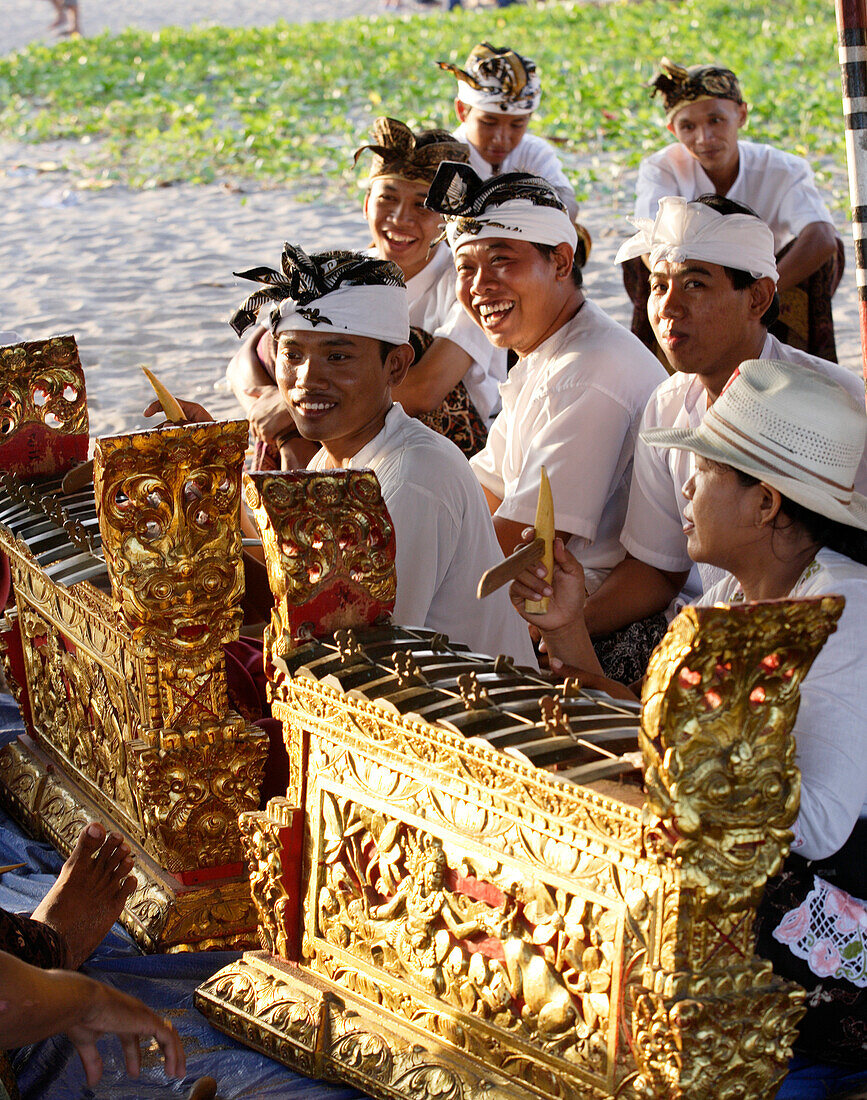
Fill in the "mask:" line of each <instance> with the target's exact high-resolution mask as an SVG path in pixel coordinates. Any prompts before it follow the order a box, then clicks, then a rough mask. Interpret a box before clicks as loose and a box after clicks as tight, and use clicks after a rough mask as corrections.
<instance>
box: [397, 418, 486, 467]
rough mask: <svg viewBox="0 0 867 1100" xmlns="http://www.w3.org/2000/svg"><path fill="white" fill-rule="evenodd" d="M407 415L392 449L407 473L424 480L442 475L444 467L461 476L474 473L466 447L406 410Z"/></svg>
mask: <svg viewBox="0 0 867 1100" xmlns="http://www.w3.org/2000/svg"><path fill="white" fill-rule="evenodd" d="M401 412H403V410H402V409H401ZM403 417H404V418H403V419H402V421H401V424H400V427H399V430H398V431H397V432H395V434H394V435H393V437H392V439H391V445H390V447H389V450H390V452H391V453H392V454H393V455H395V456H397V457H399V458H400V459H401V461H402V465H403V468H404V472H405V473H406V474H408V475H410V474H411V476H412V477H413V479H414V480H417V479H419V478H421V479H422V480H424V481H429V480H432V479H433V478H436V477H440V476H441V472H442V470H443V469H449V470H454V471H455V475H456V476H458V477H463V476H464V474H469V476H470V477H473V476H474V475H473V473H472V470H470V466H469V463H468V462H467V460H466V458H465V457H464V455H463V453H462V451H461V450H460V448H458V447H457V446H456V445H455V444H454V443H452V441H451V440H450V439H447V438H446V437H445V436H444V435H441V434H440V433H439V432H436V431H434V430H433V428H429V427H428V426H427V425H426V424H422V422H421V421H420V420H417V419H416V418H415V417H414V416H407V414H406V413H403Z"/></svg>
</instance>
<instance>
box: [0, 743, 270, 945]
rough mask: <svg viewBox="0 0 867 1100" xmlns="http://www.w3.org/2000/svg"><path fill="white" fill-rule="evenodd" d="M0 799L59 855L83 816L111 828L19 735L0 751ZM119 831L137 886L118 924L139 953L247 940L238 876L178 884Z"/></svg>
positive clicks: (249, 919)
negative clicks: (130, 857)
mask: <svg viewBox="0 0 867 1100" xmlns="http://www.w3.org/2000/svg"><path fill="white" fill-rule="evenodd" d="M0 801H2V802H3V803H4V804H5V805H6V806H7V807H8V808H9V809H10V810H11V812H12V813H13V814H14V815H15V817H17V818H18V819H19V820H21V821H23V822H24V823H25V824H26V825H27V827H28V829H29V830H30V831H31V832H33V833H34V835H36V836H41V837H44V838H45V839H46V840H48V841H50V843H51V844H53V845H54V847H55V848H56V849H57V850H58V851H59V852H61V854H63V855H67V854H68V853H69V852H70V851H72V848H73V846H74V845H75V842H76V840H77V838H78V835H79V833H80V832H81V830H82V828H84V826H85V825H87V824H88V823H89V822H91V821H94V820H96V821H101V822H102V823H103V824H104V825H105V826H106V827H108V828H114V829H117V828H118V823H117V821H116V820H114V821H113V820H112V818H111V817H110V816H109V814H108V813H105V812H102V811H101V810H99V811H98V810H97V808H96V807H95V806H94V805H93V803H92V802H91V801H90V800H89V799H88V798H87V797H86V796H84V794H83V793H82V792H81V791H80V790H79V788H78V787H77V786H76V785H75V783H74V782H73V781H71V780H70V779H69V778H68V777H66V776H64V775H63V774H62V773H61V772H60V771H59V770H58V769H55V768H51V767H50V766H49V764H48V761H47V760H46V759H45V758H43V757H42V756H41V755H40V754H39V753H38V751H36V750H35V749H33V748H32V747H30V746H29V744H28V742H27V741H25V740H21V739H19V740H18V741H16V742H13V743H12V744H10V745H7V746H6V747H5V748H3V749H2V750H0ZM121 831H122V832H125V834H126V840H127V842H128V843H129V844H130V846H131V848H132V850H133V854H134V856H137V857H138V858H137V859H136V868H135V873H136V878H137V879H138V888H137V889H136V891H135V893H134V894H133V895H132V897H131V898H130V899H129V900H128V901H127V904H126V906H125V908H124V911H123V913H122V914H121V921H122V922H123V924H125V925H126V927H127V928H128V929H129V931H130V932H131V934H132V935H133V936H134V937H135V939H136V940H137V941H138V942H139V943H140V944H141V946H142V947H143V948H144V949H145V950H148V951H188V950H189V951H203V950H211V949H217V950H238V949H241V948H244V947H249V946H251V945H253V944H254V943H255V941H256V938H257V937H256V931H255V928H256V910H255V908H254V906H253V902H252V900H251V898H250V890H249V884H248V882H247V879H246V877H245V876H244V877H235V878H223V879H215V880H211V881H207V880H206V881H204V882H199V883H197V884H195V885H192V886H186V887H182V886H180V885H179V884H178V882H177V881H176V880H174V879H172V878H170V877H169V876H167V875H162V874H160V873H159V871H158V869H157V868H156V867H155V866H154V864H153V863H151V861H150V860H149V859H148V858H147V856H146V855H145V853H144V850H143V849H142V847H141V845H140V844H139V843H138V842H137V840H136V838H135V837H134V836H131V835H130V834H129V832H128V831H127V830H125V829H123V828H121ZM240 874H241V875H242V876H243V872H240Z"/></svg>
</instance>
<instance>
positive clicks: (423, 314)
mask: <svg viewBox="0 0 867 1100" xmlns="http://www.w3.org/2000/svg"><path fill="white" fill-rule="evenodd" d="M372 139H373V140H372V142H371V144H369V145H363V146H362V147H361V148H360V149H359V150H358V151H357V152H356V154H355V158H356V161H357V160H358V158H359V157H360V156H361V154H362V153H364V152H371V153H372V154H373V157H372V160H371V164H370V172H369V175H368V178H367V181H366V189H365V197H364V216H365V218H366V219H367V224H368V227H369V229H370V233H371V237H372V242H373V243H372V246H371V249H370V254H371V255H373V256H377V257H379V259H381V260H391V261H392V262H393V263H396V264H397V265H398V267H399V268H400V269H401V271H402V272H403V277H404V280H405V281H406V289H407V299H408V303H409V319H410V324H411V325H412V326H413V328H414V329H416V330H420V331H418V332H417V333H416V334H415V336H416V339H417V340H419V341H422V342H423V341H425V340H426V339H429V340H430V343H429V345H428V346H426V347H424V346H423V343H422V344H418V345H417V350H418V352H419V354H418V356H417V359H416V361H415V362H413V364H412V366H411V367H410V369H409V371H408V372H407V375H406V378H405V379H404V380H403V382H401V384H400V385H399V386H397V387H395V391H394V394H393V396H394V399H395V401H399V402H400V403H401V404H402V405H403V407H404V408H405V409H406V411H407V412H408V413H410V415H412V416H422V417H424V418H426V419H427V418H429V422H430V424H431V426H432V427H437V428H438V429H440V428H441V429H442V431H443V433H444V434H446V435H448V437H449V438H450V439H451V440H452V441H453V442H455V443H457V444H458V446H459V447H460V448H461V450H463V451H464V453H465V454H466V455H468V456H469V455H470V454H475V453H476V451H478V450H480V449H481V447H482V446H484V442H485V437H486V436H487V431H488V427H489V425H490V423H491V421H492V420H493V417H494V415H496V413H497V412H498V411H499V407H500V397H499V393H498V389H497V387H498V385H499V383H500V382H502V381H504V380H505V378H506V352H505V351H502V350H500V349H498V348H495V347H494V346H493V345H492V344H490V343H489V342H488V340H487V339H486V338H485V335H484V333H482V332H481V331H480V330H479V329H478V328H477V327H476V326H475V325H474V324H473V323H472V321H471V320H470V319H469V318H468V317H467V316H466V315H465V314H464V312H463V310H462V309H461V307H460V305H459V304H458V301H457V298H456V296H455V269H454V264H453V263H452V258H451V254H450V252H449V248H448V245H446V244H443V243H440V244H436V243H435V242H436V240H437V238H438V236H439V234H440V230H441V222H440V217H439V215H438V214H435V213H434V212H433V211H431V210H428V209H427V208H426V207H425V205H424V200H425V198H426V197H427V192H428V187H429V186H430V183H431V180H432V179H433V177H434V174H435V173H436V170H437V166H438V165H439V164H440V163H441V162H442V161H443V160H451V161H461V160H463V161H466V159H467V157H468V155H469V154H468V151H467V147H466V146H465V145H464V144H462V143H461V142H459V141H457V140H456V139H455V138H454V137H452V135H451V134H449V133H448V132H447V131H445V130H421V131H419V132H417V133H413V132H412V131H411V130H410V129H409V127H407V126H405V125H404V123H402V122H400V121H398V120H397V119H393V118H378V119H377V120H376V121H375V122H374V124H373V133H372ZM275 369H276V345H275V342H274V338H273V337H272V335H271V333H270V332H268V330H267V329H266V328H265V327H264V326H261V325H257V326H255V327H253V328H252V330H251V331H250V332H249V333H248V334H247V335H246V336H245V339H244V342H243V344H242V346H241V348H240V349H239V350H238V352H237V354H236V355H235V356H234V357H233V359H232V361H231V362H230V364H229V366H228V368H227V372H226V373H227V378H228V380H229V382H230V384H231V386H232V389H233V390H234V392H235V395H236V396H237V398H238V400H239V401H240V403H241V405H242V406H243V408H244V411H245V412H246V414H247V416H248V417H249V419H250V423H251V426H252V429H253V432H254V433H255V434H256V435H257V436H258V437H259V440H260V441H261V443H262V444H270V446H269V447H268V448H267V449H266V448H265V446H259V447H257V453H256V466H257V467H258V468H260V469H269V468H274V467H275V466H276V465H277V455H276V451H277V449H278V448H277V446H276V444H275V441H276V440H280V441H282V442H284V443H285V441H286V440H287V439H293V440H294V442H293V445H292V452H293V455H294V460H295V463H296V465H304V464H306V462H307V461H308V460H309V458H310V457H312V454H314V453H315V445H314V444H308V443H306V441H304V440H299V439H298V436H297V432H296V429H295V424H294V421H293V420H292V417H291V415H290V413H289V410H288V409H287V408H286V406H285V404H284V403H283V400H282V398H281V397H280V393H279V390H278V388H277V383H276V377H275ZM431 414H432V416H431ZM305 448H306V449H305Z"/></svg>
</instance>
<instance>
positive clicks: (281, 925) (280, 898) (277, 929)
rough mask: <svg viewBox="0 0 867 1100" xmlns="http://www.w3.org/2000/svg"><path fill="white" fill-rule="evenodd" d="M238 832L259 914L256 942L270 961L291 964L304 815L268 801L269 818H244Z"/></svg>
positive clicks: (280, 802) (294, 952) (276, 800)
mask: <svg viewBox="0 0 867 1100" xmlns="http://www.w3.org/2000/svg"><path fill="white" fill-rule="evenodd" d="M240 826H241V838H242V840H243V842H244V856H245V858H246V861H247V865H248V867H249V869H250V887H251V893H252V895H253V901H254V903H255V905H256V909H257V911H258V914H259V939H260V940H261V942H262V946H263V947H264V948H265V950H266V951H269V952H270V953H271V954H272V955H279V956H281V957H282V958H284V959H290V958H295V957H297V942H296V941H297V938H298V924H299V920H298V917H299V914H298V909H299V905H300V901H301V899H300V895H299V887H298V872H299V867H298V863H299V861H300V858H301V837H300V836H299V835H298V832H299V829H300V828H303V813H302V811H301V810H299V809H297V808H293V807H292V806H291V805H290V804H289V802H287V800H286V799H285V798H272V799H271V800H270V802H269V803H268V811H267V813H248V814H242V815H241V820H240ZM290 925H291V926H292V927H291V928H290V927H289V926H290Z"/></svg>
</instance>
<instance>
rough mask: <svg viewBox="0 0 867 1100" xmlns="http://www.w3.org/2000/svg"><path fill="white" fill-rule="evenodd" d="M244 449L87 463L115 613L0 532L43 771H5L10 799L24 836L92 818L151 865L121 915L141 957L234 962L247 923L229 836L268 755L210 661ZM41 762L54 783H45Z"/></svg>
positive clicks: (130, 441) (221, 445) (213, 443)
mask: <svg viewBox="0 0 867 1100" xmlns="http://www.w3.org/2000/svg"><path fill="white" fill-rule="evenodd" d="M246 439H247V427H246V423H245V422H240V423H237V424H230V425H216V424H209V425H194V426H184V427H170V428H165V429H160V430H157V431H154V432H147V433H140V434H137V435H133V436H130V437H122V438H117V439H109V440H103V441H102V442H101V443H100V444H99V445H98V449H97V450H98V457H97V463H96V481H97V498H98V501H99V503H100V506H101V507H100V511H101V515H100V524H101V530H102V536H103V545H104V547H105V549H106V552H107V565H108V567H109V574H110V576H111V580H112V591H113V596H114V600H115V602H113V601H112V599H111V598H109V597H108V596H107V595H105V594H103V593H102V592H100V591H97V590H96V589H95V588H92V587H91V586H90V585H89V584H87V583H79V584H76V585H74V586H73V587H72V588H66V587H65V586H63V585H61V584H55V583H54V582H53V581H52V580H51V579H50V578H49V577H48V575H47V574H46V572H45V571H43V570H42V569H41V568H40V567H39V565H38V564H37V563H36V561H35V560H34V558H33V557H32V555H31V554H30V551H29V550H28V549H27V547H26V546H25V545H24V544H23V543H20V542H18V541H17V540H15V539H14V538H12V537H11V535H10V534H9V532H8V530H4V529H3V528H0V546H2V549H3V550H4V551H6V552H7V554H8V556H9V560H10V564H11V568H12V578H13V584H14V588H15V596H16V604H17V610H18V625H19V628H20V635H21V640H22V647H21V648H22V654H23V664H24V672H25V673H26V676H25V679H26V685H24V693H23V694H24V695H25V697H26V703H27V706H28V708H29V712H30V715H31V716H32V734H33V737H34V739H35V740H36V741H37V743H38V754H42V753H44V754H45V758H44V759H45V763H44V764H40V765H39V768H41V769H42V770H41V771H40V770H39V768H36V765H35V764H34V763H33V761H32V760H28V761H27V762H26V763H25V764H24V765H23V766H21V767H19V766H18V764H17V763H16V764H15V765H14V766H11V761H10V767H8V768H5V769H3V770H2V771H0V785H3V786H4V787H6V792H5V793H4V796H5V797H6V798H7V800H8V801H9V802H10V803H11V804H12V805H13V807H15V812H16V813H20V814H21V816H23V817H24V818H25V820H27V821H28V822H30V821H33V820H37V819H38V818H44V819H45V821H46V822H49V823H50V824H46V825H44V826H43V825H42V824H39V822H38V821H37V823H38V824H39V827H40V828H41V829H42V830H43V832H45V833H47V834H48V835H49V836H50V838H51V839H52V842H54V843H56V844H57V846H62V844H63V843H64V840H63V832H62V829H61V825H62V827H63V829H69V828H72V827H73V826H76V825H77V824H78V822H79V821H80V819H81V815H82V813H91V814H92V813H94V812H96V810H98V811H99V814H100V815H101V817H102V819H103V820H105V821H107V822H108V823H109V825H110V827H112V828H115V829H118V830H119V831H120V832H122V833H123V834H124V835H125V837H126V838H127V840H128V841H129V842H130V843H131V844H132V845H133V847H134V849H136V850H141V851H142V855H143V853H144V852H145V851H146V852H147V853H148V856H149V857H151V859H153V860H156V861H157V862H156V864H150V863H149V861H148V865H149V866H150V867H151V869H152V871H153V872H154V874H156V875H157V878H158V879H159V875H163V876H164V879H159V886H158V887H153V888H149V889H148V891H145V893H139V894H137V895H136V896H135V897H134V898H133V899H131V901H130V904H129V906H128V914H130V915H129V920H130V922H131V923H132V924H133V925H134V926H135V927H136V929H137V931H136V935H137V936H138V937H139V939H140V940H141V942H143V943H144V944H145V945H146V946H148V947H156V948H157V949H160V950H167V949H171V950H174V949H179V948H181V947H183V945H184V944H186V943H195V944H211V945H224V946H229V945H234V946H237V945H238V944H241V943H243V944H246V943H249V942H250V933H251V927H252V925H253V924H254V923H255V909H254V907H253V904H252V900H251V899H250V897H249V885H248V882H247V879H246V876H245V875H244V872H243V870H242V867H241V859H242V850H241V841H240V834H239V831H238V823H237V822H238V814H239V813H241V812H243V811H251V810H254V809H256V808H257V807H258V804H259V796H258V786H259V782H260V780H261V776H262V773H263V770H264V765H265V758H266V756H267V737H266V735H265V734H264V732H263V731H261V730H259V729H257V728H255V727H248V726H246V725H245V723H244V722H243V720H242V719H241V718H240V717H239V716H238V715H237V714H235V713H234V712H233V711H231V710H230V709H229V705H228V698H227V693H226V679H225V661H224V656H223V650H222V645H223V644H224V643H225V642H228V641H231V640H233V639H234V638H235V637H236V636H237V630H238V625H239V622H240V617H241V609H240V598H241V594H242V591H243V572H242V569H241V557H240V555H241V542H240V534H239V528H238V522H237V520H238V510H239V507H240V495H241V492H240V478H241V465H242V460H243V453H244V449H245V446H246ZM25 489H26V492H24V490H25ZM22 494H23V495H24V496H25V497H27V496H28V494H30V495H31V496H32V495H33V491H31V490H30V489H29V488H28V487H26V486H23V487H22ZM44 510H45V509H43V511H44ZM50 510H51V509H50V508H48V511H50ZM25 755H26V754H25ZM39 759H40V760H42V759H43V758H42V756H41V755H39ZM48 760H50V762H51V764H52V765H54V766H57V768H58V775H57V777H56V778H52V779H51V781H50V782H49V781H48V780H46V778H45V775H46V774H47V773H46V771H45V769H46V768H47V761H48ZM34 768H36V771H35V772H34ZM33 775H38V776H39V778H38V779H34V778H32V776H33ZM28 799H29V800H30V802H32V805H27V804H26V803H27V801H28ZM28 815H30V816H28ZM170 875H176V876H178V877H179V879H180V881H181V882H183V884H184V885H183V887H182V888H181V886H179V884H178V883H175V884H172V882H171V879H170V877H169V876H170ZM203 883H204V884H203ZM154 891H156V893H154ZM227 898H228V899H230V901H226V899H227ZM245 921H246V923H244V922H245Z"/></svg>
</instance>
